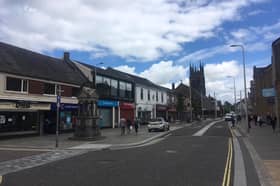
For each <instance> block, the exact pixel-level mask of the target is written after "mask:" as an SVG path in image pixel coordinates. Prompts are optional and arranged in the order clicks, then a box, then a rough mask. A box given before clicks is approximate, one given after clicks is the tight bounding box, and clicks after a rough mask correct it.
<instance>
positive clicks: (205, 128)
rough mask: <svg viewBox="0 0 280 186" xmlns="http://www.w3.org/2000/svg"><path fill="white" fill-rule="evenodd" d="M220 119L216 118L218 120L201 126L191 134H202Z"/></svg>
mask: <svg viewBox="0 0 280 186" xmlns="http://www.w3.org/2000/svg"><path fill="white" fill-rule="evenodd" d="M220 121H222V120H218V121H213V122H211V123H209V124H208V125H206V126H205V127H203V128H202V129H200V130H199V131H197V132H196V133H194V134H193V136H203V134H204V133H205V132H206V131H207V130H208V129H209V128H210V127H212V126H213V125H215V124H216V123H218V122H220Z"/></svg>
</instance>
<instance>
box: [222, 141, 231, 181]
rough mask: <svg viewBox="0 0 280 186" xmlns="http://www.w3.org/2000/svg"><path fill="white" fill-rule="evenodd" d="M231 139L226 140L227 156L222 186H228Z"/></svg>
mask: <svg viewBox="0 0 280 186" xmlns="http://www.w3.org/2000/svg"><path fill="white" fill-rule="evenodd" d="M232 154H233V150H232V138H229V139H228V154H227V162H226V167H225V172H224V178H223V185H222V186H229V185H230V178H231V165H232Z"/></svg>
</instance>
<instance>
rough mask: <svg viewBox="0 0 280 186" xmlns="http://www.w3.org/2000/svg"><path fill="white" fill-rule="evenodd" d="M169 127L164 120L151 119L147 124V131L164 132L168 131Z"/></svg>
mask: <svg viewBox="0 0 280 186" xmlns="http://www.w3.org/2000/svg"><path fill="white" fill-rule="evenodd" d="M169 128H170V126H169V123H168V122H167V121H165V120H164V118H155V119H151V120H150V121H149V124H148V131H149V132H152V131H166V130H169Z"/></svg>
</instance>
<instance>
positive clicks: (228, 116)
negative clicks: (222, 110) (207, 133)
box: [225, 113, 232, 121]
mask: <svg viewBox="0 0 280 186" xmlns="http://www.w3.org/2000/svg"><path fill="white" fill-rule="evenodd" d="M231 117H232V114H229V113H228V114H226V115H225V121H231V119H232V118H231Z"/></svg>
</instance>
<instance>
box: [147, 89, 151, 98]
mask: <svg viewBox="0 0 280 186" xmlns="http://www.w3.org/2000/svg"><path fill="white" fill-rule="evenodd" d="M150 99H151V97H150V90H148V100H149V101H150Z"/></svg>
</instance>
